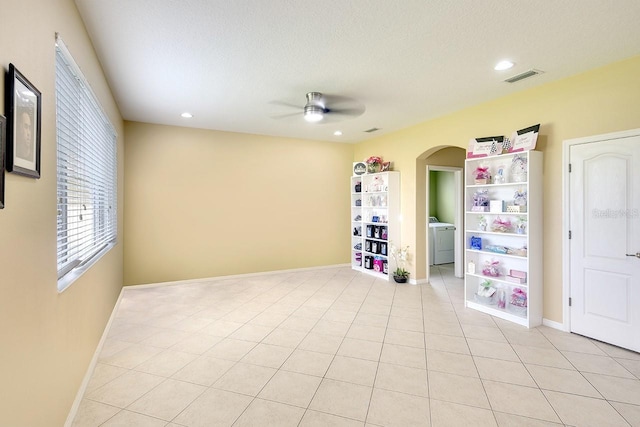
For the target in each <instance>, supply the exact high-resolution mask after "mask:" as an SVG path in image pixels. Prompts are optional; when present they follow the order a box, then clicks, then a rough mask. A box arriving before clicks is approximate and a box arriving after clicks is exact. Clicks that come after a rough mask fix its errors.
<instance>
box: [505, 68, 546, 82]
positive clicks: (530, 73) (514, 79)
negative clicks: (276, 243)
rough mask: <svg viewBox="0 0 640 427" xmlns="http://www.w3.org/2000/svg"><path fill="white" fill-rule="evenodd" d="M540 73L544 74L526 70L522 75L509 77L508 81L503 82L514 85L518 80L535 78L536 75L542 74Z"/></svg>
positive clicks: (538, 71)
mask: <svg viewBox="0 0 640 427" xmlns="http://www.w3.org/2000/svg"><path fill="white" fill-rule="evenodd" d="M542 73H544V71H540V70H535V69H533V68H532V69H531V70H527V71H525V72H524V73H520V74H518V75H515V76H513V77H509V78H508V79H506V80H505V82H507V83H515V82H519V81H520V80H524V79H528V78H529V77H533V76H537V75H538V74H542Z"/></svg>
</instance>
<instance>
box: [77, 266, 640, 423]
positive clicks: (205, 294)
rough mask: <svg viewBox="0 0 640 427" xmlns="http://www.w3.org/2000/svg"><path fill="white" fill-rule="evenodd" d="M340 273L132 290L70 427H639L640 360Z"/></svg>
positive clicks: (436, 294)
mask: <svg viewBox="0 0 640 427" xmlns="http://www.w3.org/2000/svg"><path fill="white" fill-rule="evenodd" d="M462 295H463V282H462V280H459V279H456V278H454V277H453V270H452V265H447V266H440V267H435V268H433V269H432V276H431V283H430V284H427V285H420V286H412V285H406V284H404V285H398V284H395V283H387V282H382V281H376V280H374V279H373V278H372V277H371V276H368V275H364V274H360V273H357V272H354V271H353V270H351V269H349V268H326V269H320V270H314V271H305V272H293V273H286V274H285V273H281V274H265V275H262V276H251V277H247V278H237V279H225V280H212V281H211V282H204V283H197V284H195V283H192V284H182V285H173V286H159V287H147V288H129V289H125V290H124V291H123V296H122V299H121V301H120V304H119V306H118V307H117V312H116V315H115V317H114V321H113V323H112V325H111V328H110V330H109V333H108V338H107V340H106V342H105V344H104V346H103V348H102V350H101V353H100V356H99V361H98V364H97V366H96V368H95V371H94V373H93V376H92V378H91V380H90V382H89V385H88V388H87V390H86V393H85V395H84V398H83V400H82V403H81V405H80V408H79V410H78V413H77V415H76V418H75V421H74V423H73V425H74V426H76V427H81V426H82V427H93V426H159V427H160V426H162V427H168V426H173V427H179V426H188V427H198V426H207V427H210V426H231V425H233V426H301V427H308V426H500V427H503V426H505V427H506V426H556V425H572V426H599V427H600V426H627V425H635V426H640V380H639V379H638V378H639V377H640V354H638V353H634V352H629V351H626V350H622V349H620V348H617V347H613V346H610V345H607V344H603V343H600V342H597V341H593V340H590V339H587V338H584V337H581V336H577V335H571V334H567V333H563V332H560V331H557V330H554V329H550V328H548V327H544V326H542V327H538V328H535V329H531V330H527V329H526V328H523V327H520V326H517V325H514V324H511V323H509V322H506V321H503V320H500V319H496V318H492V317H490V316H487V315H485V314H482V313H479V312H476V311H473V310H470V309H465V308H464V305H463V300H462Z"/></svg>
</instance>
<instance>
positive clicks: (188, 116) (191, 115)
mask: <svg viewBox="0 0 640 427" xmlns="http://www.w3.org/2000/svg"><path fill="white" fill-rule="evenodd" d="M180 115H181V116H182V117H184V118H185V119H190V118H191V117H193V114H191V113H182V114H180Z"/></svg>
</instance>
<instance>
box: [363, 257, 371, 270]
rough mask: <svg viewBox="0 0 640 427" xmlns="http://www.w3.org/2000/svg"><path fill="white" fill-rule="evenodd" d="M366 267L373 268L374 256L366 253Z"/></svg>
mask: <svg viewBox="0 0 640 427" xmlns="http://www.w3.org/2000/svg"><path fill="white" fill-rule="evenodd" d="M364 268H366V269H367V270H372V269H373V257H372V256H371V255H366V256H365V257H364Z"/></svg>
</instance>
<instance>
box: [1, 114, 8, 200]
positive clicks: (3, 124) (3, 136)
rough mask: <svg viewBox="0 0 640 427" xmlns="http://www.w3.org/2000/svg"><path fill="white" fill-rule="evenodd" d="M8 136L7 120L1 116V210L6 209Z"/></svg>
mask: <svg viewBox="0 0 640 427" xmlns="http://www.w3.org/2000/svg"><path fill="white" fill-rule="evenodd" d="M6 135H7V119H6V118H5V117H4V116H0V209H4V163H5V161H4V159H5V143H6V142H5V141H6Z"/></svg>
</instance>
